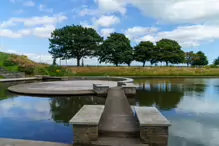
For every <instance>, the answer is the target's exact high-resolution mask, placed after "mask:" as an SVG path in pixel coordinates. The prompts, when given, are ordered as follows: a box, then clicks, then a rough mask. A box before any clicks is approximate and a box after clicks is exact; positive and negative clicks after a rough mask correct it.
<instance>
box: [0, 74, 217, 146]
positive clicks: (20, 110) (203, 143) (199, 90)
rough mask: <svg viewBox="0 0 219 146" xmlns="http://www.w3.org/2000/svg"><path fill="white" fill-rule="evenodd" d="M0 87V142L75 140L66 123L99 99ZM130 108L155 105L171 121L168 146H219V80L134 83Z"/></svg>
mask: <svg viewBox="0 0 219 146" xmlns="http://www.w3.org/2000/svg"><path fill="white" fill-rule="evenodd" d="M11 84H13V85H14V84H15V83H7V84H6V83H4V84H1V83H0V125H1V126H0V138H15V139H26V140H40V141H52V142H62V143H72V142H73V132H72V127H71V126H70V125H68V121H69V120H70V119H71V118H72V116H73V115H74V114H75V113H76V112H77V111H78V110H79V109H80V108H81V107H82V106H83V105H84V104H104V103H105V99H104V98H103V97H95V96H77V97H31V96H24V95H17V94H12V93H9V92H8V91H7V87H8V86H10V85H11ZM135 84H137V85H139V86H140V87H139V88H138V90H137V94H136V98H134V99H130V103H131V104H132V105H139V106H155V107H157V108H158V109H159V110H160V111H161V112H162V114H163V115H164V116H165V117H166V118H167V119H168V120H169V121H170V122H171V123H172V126H171V127H170V130H169V146H176V145H177V146H219V139H218V135H219V122H218V121H219V97H218V95H219V79H210V78H209V79H208V78H206V79H205V78H196V79H195V78H159V79H155V78H154V79H137V80H135Z"/></svg>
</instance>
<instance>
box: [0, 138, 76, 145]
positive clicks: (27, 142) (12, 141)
mask: <svg viewBox="0 0 219 146" xmlns="http://www.w3.org/2000/svg"><path fill="white" fill-rule="evenodd" d="M0 146H72V145H70V144H62V143H53V142H42V141H30V140H16V139H3V138H0Z"/></svg>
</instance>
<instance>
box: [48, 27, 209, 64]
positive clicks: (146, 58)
mask: <svg viewBox="0 0 219 146" xmlns="http://www.w3.org/2000/svg"><path fill="white" fill-rule="evenodd" d="M49 41H50V47H49V48H50V49H49V53H50V54H51V55H52V56H53V59H54V61H53V63H54V64H55V63H56V59H57V58H60V59H62V60H64V59H72V58H74V59H76V60H77V66H80V61H81V59H82V58H86V57H91V58H92V57H97V58H98V60H99V62H100V63H103V62H105V63H112V64H115V65H116V66H118V65H119V64H127V65H128V66H130V64H131V62H132V61H134V60H135V61H138V62H142V64H143V66H145V63H146V62H150V63H151V65H153V64H157V63H159V62H165V63H166V65H167V66H168V65H169V64H179V63H186V64H187V65H188V66H190V65H191V66H197V65H198V66H201V65H207V64H208V60H207V57H206V56H205V54H204V53H203V52H201V51H199V52H197V53H194V52H188V53H185V52H183V51H182V50H181V46H180V45H179V44H178V42H176V41H174V40H170V39H162V40H160V41H158V42H157V43H156V45H154V44H153V43H152V42H149V41H142V42H140V43H139V44H138V45H136V46H135V47H132V46H131V43H130V40H129V39H128V38H127V37H126V36H125V35H124V34H121V33H112V34H110V36H109V37H107V39H105V40H104V39H103V37H101V36H100V35H99V34H98V33H97V32H96V30H94V29H93V28H86V27H82V26H80V25H72V26H65V27H63V28H60V29H56V30H54V31H53V32H52V34H51V38H50V39H49Z"/></svg>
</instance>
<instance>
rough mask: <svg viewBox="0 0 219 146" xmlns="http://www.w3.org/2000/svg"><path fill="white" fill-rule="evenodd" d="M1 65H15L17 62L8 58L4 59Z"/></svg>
mask: <svg viewBox="0 0 219 146" xmlns="http://www.w3.org/2000/svg"><path fill="white" fill-rule="evenodd" d="M3 65H4V66H15V65H17V63H16V62H14V61H12V60H10V59H8V60H5V61H4V63H3Z"/></svg>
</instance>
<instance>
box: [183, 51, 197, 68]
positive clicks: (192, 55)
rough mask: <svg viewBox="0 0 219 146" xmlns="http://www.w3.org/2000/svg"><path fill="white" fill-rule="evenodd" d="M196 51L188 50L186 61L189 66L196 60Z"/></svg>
mask: <svg viewBox="0 0 219 146" xmlns="http://www.w3.org/2000/svg"><path fill="white" fill-rule="evenodd" d="M195 57H196V55H195V53H194V52H193V51H190V52H186V54H185V62H186V64H187V67H188V66H190V65H192V62H193V61H194V60H195Z"/></svg>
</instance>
